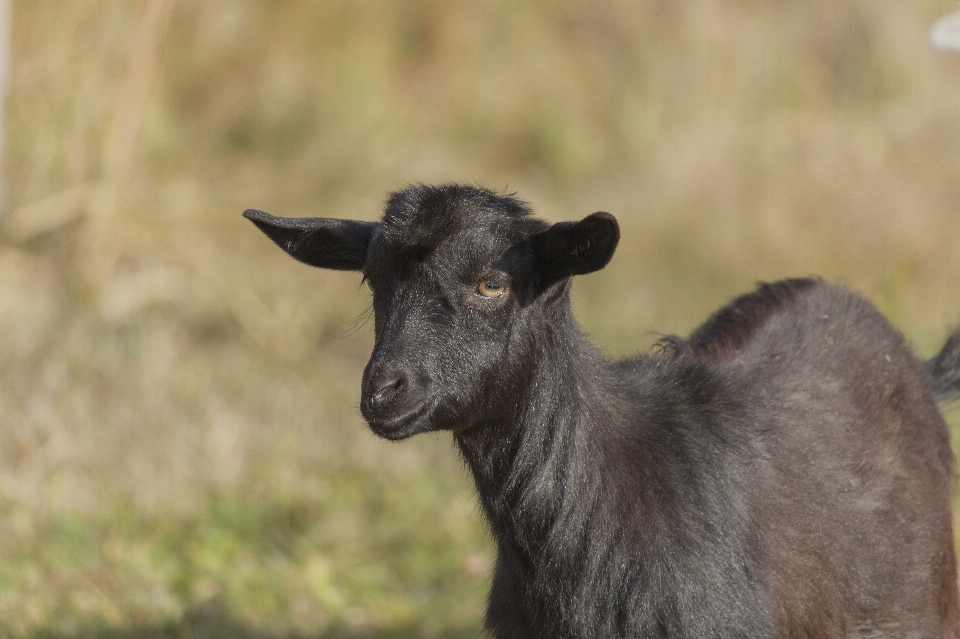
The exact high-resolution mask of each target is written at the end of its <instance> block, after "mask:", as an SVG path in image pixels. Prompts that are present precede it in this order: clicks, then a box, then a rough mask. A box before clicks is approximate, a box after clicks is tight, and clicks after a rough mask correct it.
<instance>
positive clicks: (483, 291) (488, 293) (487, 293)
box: [477, 282, 507, 297]
mask: <svg viewBox="0 0 960 639" xmlns="http://www.w3.org/2000/svg"><path fill="white" fill-rule="evenodd" d="M506 290H507V287H505V286H500V285H498V284H495V283H493V282H480V285H479V286H478V287H477V292H478V293H480V295H483V296H484V297H500V296H501V295H503V293H504V292H505V291H506Z"/></svg>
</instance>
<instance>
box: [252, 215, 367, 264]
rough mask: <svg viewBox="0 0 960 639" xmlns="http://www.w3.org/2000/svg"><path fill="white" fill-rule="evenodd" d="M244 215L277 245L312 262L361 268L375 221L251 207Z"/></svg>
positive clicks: (301, 259)
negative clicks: (290, 214)
mask: <svg viewBox="0 0 960 639" xmlns="http://www.w3.org/2000/svg"><path fill="white" fill-rule="evenodd" d="M243 217H245V218H247V219H248V220H250V221H251V222H253V223H254V224H256V225H257V228H259V229H260V230H261V231H263V232H264V233H266V234H267V237H269V238H270V239H271V240H273V241H274V242H276V243H277V246H279V247H280V248H282V249H283V250H284V251H286V252H287V253H289V254H290V255H291V256H292V257H294V258H295V259H297V260H300V261H301V262H303V263H304V264H309V265H310V266H318V267H320V268H332V269H336V270H338V271H359V270H361V269H363V266H364V264H365V263H366V261H367V246H368V245H369V244H370V238H371V237H372V236H373V232H374V230H376V228H377V224H376V223H375V222H357V221H354V220H336V219H333V218H326V217H275V216H273V215H270V214H269V213H264V212H263V211H257V210H254V209H248V210H246V211H244V212H243Z"/></svg>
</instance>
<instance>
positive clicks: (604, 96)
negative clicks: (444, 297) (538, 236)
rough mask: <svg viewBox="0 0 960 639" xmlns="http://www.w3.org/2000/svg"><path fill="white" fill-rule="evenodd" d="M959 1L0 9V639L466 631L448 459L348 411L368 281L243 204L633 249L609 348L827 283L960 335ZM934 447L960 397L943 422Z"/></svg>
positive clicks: (584, 289) (474, 523) (454, 464)
mask: <svg viewBox="0 0 960 639" xmlns="http://www.w3.org/2000/svg"><path fill="white" fill-rule="evenodd" d="M958 8H960V6H958V4H957V2H956V1H955V0H915V1H912V2H903V3H891V2H885V3H880V2H876V1H874V0H829V1H828V0H818V1H816V2H810V3H785V2H773V1H772V0H771V1H766V2H761V1H757V0H725V1H721V0H692V1H690V2H682V3H680V2H672V1H670V0H644V1H641V2H622V1H617V0H602V1H600V2H596V1H593V0H557V1H555V2H546V1H538V0H523V1H517V2H501V1H497V0H465V1H458V2H442V1H440V0H408V1H401V0H376V1H373V0H359V1H357V0H354V1H347V0H324V1H322V2H295V1H292V0H291V1H283V2H280V1H277V2H253V1H236V2H200V1H197V0H180V1H179V2H176V1H174V0H146V1H143V2H133V1H130V2H118V1H116V0H113V1H110V0H102V1H100V0H90V1H86V0H85V1H83V2H79V1H75V2H59V1H54V0H29V1H27V0H17V1H15V2H14V12H13V53H12V56H13V77H12V78H11V83H10V89H11V93H10V95H9V99H8V101H7V110H6V127H5V129H6V131H7V146H6V149H5V159H4V161H5V166H4V178H5V192H6V198H7V201H6V202H5V203H4V206H3V213H2V215H3V217H2V218H0V637H11V638H17V639H19V638H23V639H41V638H49V639H65V638H67V637H99V638H115V639H133V638H141V637H146V638H150V637H171V638H172V637H176V638H178V639H179V638H196V639H199V638H220V637H222V638H228V637H231V638H233V637H239V638H245V637H258V638H266V639H280V638H291V639H292V638H294V637H300V638H304V639H306V638H310V639H314V638H316V639H319V638H334V637H343V638H359V637H375V638H394V637H396V638H401V637H453V638H457V637H477V636H480V635H481V618H482V612H483V606H484V596H485V592H486V589H487V582H488V579H489V569H490V562H491V559H492V548H491V543H490V540H489V537H488V535H487V533H486V531H485V530H484V527H483V524H482V521H481V520H480V518H479V516H478V513H477V509H476V505H475V499H474V495H473V489H472V487H471V485H470V483H469V479H468V477H467V476H466V475H465V473H464V470H463V469H462V467H461V464H460V462H459V460H458V459H457V457H456V455H455V453H454V451H453V448H452V446H451V445H450V441H449V438H448V437H446V436H444V435H426V436H421V437H417V438H415V439H413V440H411V441H407V442H402V443H397V444H391V443H387V442H383V441H380V440H377V439H376V438H374V437H373V435H371V434H370V433H369V432H368V431H367V430H366V428H365V426H364V425H363V423H362V420H361V419H360V417H359V413H358V410H357V408H356V405H357V401H358V396H359V380H360V375H361V371H362V368H363V365H364V364H365V362H366V357H367V354H368V353H369V349H370V346H371V332H372V328H371V326H370V322H367V321H366V318H367V316H366V314H365V310H366V308H367V305H368V302H369V300H368V299H367V294H366V292H365V289H361V288H360V282H359V278H358V277H356V276H355V275H352V274H344V273H332V272H321V271H318V270H313V269H308V268H306V267H303V266H301V265H298V264H296V263H295V262H293V261H292V260H290V259H289V258H288V257H286V256H285V255H283V254H281V252H280V251H278V250H277V249H276V248H275V247H274V246H273V245H272V244H270V243H269V242H268V241H266V240H265V239H264V238H263V236H262V235H261V234H260V233H259V232H258V231H256V229H254V228H253V227H252V226H251V225H250V224H249V222H247V221H245V220H243V219H242V218H241V217H240V212H241V211H242V210H243V209H244V208H248V207H256V208H261V209H264V210H267V211H270V212H272V213H275V214H279V215H285V216H302V215H329V216H337V217H353V218H358V219H374V218H376V217H377V215H378V212H379V209H380V207H381V205H382V202H383V200H384V198H385V196H386V194H387V192H389V191H391V190H394V189H398V188H401V187H403V186H404V185H405V184H407V183H411V182H439V181H448V180H458V181H470V182H479V183H483V184H485V185H487V186H489V187H491V188H494V189H509V190H516V191H518V192H519V194H520V196H521V197H523V198H525V199H527V200H528V201H530V202H531V203H532V204H533V205H534V206H535V208H536V209H537V210H538V211H539V213H540V214H541V215H542V216H543V217H546V218H548V219H551V220H561V219H573V218H580V217H582V216H583V215H585V214H586V213H589V212H591V211H594V210H607V211H610V212H612V213H614V214H615V215H617V217H618V218H619V219H620V221H621V224H622V227H623V240H622V243H621V246H620V249H619V252H618V253H617V255H616V256H615V258H614V260H613V262H612V263H611V264H610V266H609V267H607V269H605V270H604V271H601V272H600V273H598V274H595V275H590V276H588V277H585V278H581V280H580V281H579V282H578V283H577V284H576V285H575V287H574V302H575V305H576V307H577V311H578V315H579V317H580V319H581V321H582V324H583V326H584V327H585V328H586V330H588V331H589V332H590V333H591V334H592V335H593V336H594V338H595V340H596V341H597V342H598V343H599V344H600V345H601V346H602V347H603V348H604V349H605V350H606V351H607V352H609V353H611V354H622V353H627V352H630V351H635V350H637V349H644V348H647V347H648V346H649V345H650V344H651V342H652V341H653V340H654V339H655V334H657V333H685V332H688V331H689V330H691V329H692V328H693V327H694V326H696V325H697V323H698V322H699V321H701V320H702V319H703V318H704V317H705V316H706V315H707V314H708V313H709V312H710V311H711V310H712V309H714V308H716V307H717V306H718V305H720V304H722V303H723V302H724V301H726V300H727V299H729V298H730V297H731V296H733V295H734V294H736V293H738V292H741V291H743V290H745V289H748V288H750V287H752V286H753V283H754V282H755V281H757V280H772V279H776V278H780V277H783V276H802V275H807V274H820V275H823V276H825V277H827V278H830V279H836V280H841V281H844V282H847V283H848V284H850V285H851V286H852V287H854V288H856V289H858V290H860V291H862V292H863V293H865V294H866V295H867V296H869V297H870V298H871V299H872V300H873V301H874V302H876V303H877V304H878V305H879V306H880V308H881V309H882V310H883V311H884V312H885V313H886V314H887V315H888V316H889V317H890V318H891V320H892V321H893V322H894V323H895V324H896V325H897V326H898V327H899V328H900V329H901V330H902V331H903V332H904V333H905V334H906V335H907V337H908V338H909V339H910V340H911V342H912V343H914V344H915V345H916V347H917V349H918V351H919V352H920V353H921V354H923V355H930V354H932V353H933V351H934V350H935V349H936V348H937V347H938V346H939V345H940V343H941V342H942V340H943V339H944V338H945V336H946V334H947V332H948V330H949V328H950V326H951V325H953V324H954V323H956V322H957V321H960V56H956V55H950V54H946V53H940V52H935V51H933V50H932V49H930V48H929V46H928V45H927V43H926V29H927V27H928V26H929V25H930V24H931V23H932V22H933V20H934V19H936V18H937V17H939V16H941V15H943V14H945V13H947V12H949V11H952V10H956V9H958ZM948 417H949V418H950V420H951V422H952V424H953V426H954V427H957V426H960V411H957V410H956V409H954V410H952V411H951V412H948Z"/></svg>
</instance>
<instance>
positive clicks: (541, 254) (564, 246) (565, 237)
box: [530, 212, 620, 291]
mask: <svg viewBox="0 0 960 639" xmlns="http://www.w3.org/2000/svg"><path fill="white" fill-rule="evenodd" d="M619 241H620V226H619V225H618V224H617V219H616V218H615V217H613V216H612V215H610V214H609V213H603V212H597V213H592V214H590V215H588V216H587V217H585V218H583V219H582V220H580V221H579V222H558V223H557V224H554V225H553V226H551V227H550V228H548V229H546V230H543V231H540V232H539V233H536V234H534V235H531V236H530V246H531V248H532V249H533V255H534V260H533V272H534V278H535V279H536V283H537V288H538V289H539V290H540V291H542V290H544V289H545V288H547V287H548V286H550V285H551V284H553V283H554V282H557V281H559V280H561V279H564V278H567V277H570V276H571V275H583V274H584V273H592V272H594V271H599V270H600V269H602V268H603V267H604V266H606V265H607V262H609V261H610V258H612V257H613V252H614V251H615V250H616V248H617V242H619Z"/></svg>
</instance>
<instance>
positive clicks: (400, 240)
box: [245, 184, 960, 639]
mask: <svg viewBox="0 0 960 639" xmlns="http://www.w3.org/2000/svg"><path fill="white" fill-rule="evenodd" d="M245 215H246V216H247V217H248V218H250V219H251V220H252V221H254V223H256V224H257V226H258V227H260V228H261V229H262V230H263V231H264V232H265V233H266V234H267V235H269V236H270V237H271V238H272V239H273V240H274V241H275V242H276V243H277V244H279V245H280V246H281V247H282V248H284V249H285V250H286V251H287V252H289V253H290V254H291V255H292V256H293V257H295V258H297V259H299V260H301V261H303V262H306V263H308V264H311V265H314V266H320V267H325V268H336V269H342V270H362V271H363V273H364V276H365V279H366V280H367V282H368V283H369V284H370V286H371V289H372V291H373V307H374V313H375V324H376V326H375V330H376V337H377V339H376V344H375V347H374V350H373V354H372V356H371V359H370V362H369V363H368V365H367V368H366V370H365V371H364V379H363V384H362V396H361V412H362V413H363V415H364V417H365V418H366V419H367V421H368V422H369V424H370V426H371V428H372V429H373V430H374V432H376V433H377V434H379V435H381V436H383V437H387V438H389V439H401V438H405V437H409V436H411V435H413V434H416V433H419V432H424V431H428V430H441V429H443V430H450V431H452V433H453V437H454V440H455V441H456V444H457V446H458V447H459V449H460V451H461V453H462V455H463V457H464V459H465V460H466V463H467V465H468V466H469V468H470V470H471V472H472V474H473V477H474V480H475V482H476V486H477V491H478V494H479V497H480V501H481V504H482V507H483V511H484V513H485V515H486V517H487V519H488V521H489V524H490V527H491V529H492V531H493V535H494V538H495V540H496V544H497V550H498V555H497V562H496V566H495V570H494V576H493V585H492V588H491V593H490V601H489V607H488V611H487V619H486V624H487V627H488V629H489V631H490V632H491V634H492V635H493V636H494V637H496V638H497V639H508V638H520V637H543V638H547V637H550V638H567V637H570V638H574V637H576V638H587V637H596V638H600V637H671V638H672V637H690V638H703V637H717V638H720V637H778V638H784V639H786V638H790V639H793V638H796V639H800V638H808V637H809V638H814V637H817V638H819V637H860V638H881V637H916V638H918V639H919V638H921V637H929V638H934V637H938V638H939V637H943V638H947V637H949V638H958V637H960V611H958V596H957V582H956V562H955V558H954V546H953V534H952V529H951V515H950V485H951V481H952V473H953V458H952V455H951V453H950V448H949V441H948V433H947V428H946V424H945V423H944V421H943V418H942V416H941V414H940V412H939V410H938V408H937V404H936V400H938V399H939V400H946V399H948V398H950V397H952V396H953V395H955V394H956V393H957V392H958V391H960V332H958V334H956V335H954V336H953V337H952V338H951V339H950V341H948V343H947V345H946V346H945V347H944V349H943V351H942V352H941V353H940V354H939V355H938V356H937V357H935V358H934V359H932V360H930V362H928V363H927V364H926V365H924V363H923V362H921V361H920V360H918V359H917V358H916V357H915V356H914V355H913V353H912V352H911V351H910V349H909V348H908V347H907V346H906V344H905V343H904V340H903V338H902V337H901V336H900V335H899V333H898V332H897V331H896V330H895V329H893V328H892V327H891V326H890V324H889V323H888V322H887V321H886V320H885V319H884V318H883V317H882V316H881V315H880V314H879V313H878V312H877V311H876V309H874V307H873V306H871V305H870V304H869V303H868V302H867V301H866V300H864V299H863V298H861V297H859V296H857V295H855V294H853V293H851V292H850V291H848V290H846V289H844V288H842V287H840V286H836V285H831V284H827V283H824V282H822V281H820V280H816V279H803V280H787V281H783V282H779V283H775V284H766V285H761V286H760V287H759V288H758V289H757V290H756V291H755V292H753V293H750V294H748V295H744V296H743V297H740V298H738V299H736V300H734V301H733V302H732V303H731V304H729V305H728V306H726V307H724V308H723V309H721V310H719V311H718V312H716V313H715V314H714V315H713V316H712V317H711V318H710V319H708V320H707V322H706V323H705V324H704V325H702V326H701V327H700V328H699V329H697V330H696V331H695V332H694V333H693V334H692V335H691V336H690V338H689V339H680V338H669V339H666V340H664V342H663V343H662V348H661V350H660V352H659V353H656V354H652V355H637V356H635V357H631V358H628V359H624V360H619V361H608V360H606V359H604V358H603V357H602V356H601V355H599V354H598V353H597V351H596V350H595V349H594V348H593V347H592V346H591V345H590V344H589V342H588V340H587V339H586V338H585V337H584V336H583V335H582V334H581V333H580V331H579V330H578V329H577V326H576V323H575V321H574V319H573V317H572V314H571V310H570V303H569V284H570V278H571V276H572V275H577V274H581V273H589V272H592V271H595V270H597V269H599V268H602V267H603V266H605V265H606V264H607V262H608V261H609V260H610V258H611V257H612V255H613V252H614V250H615V248H616V244H617V241H618V239H619V230H618V227H617V224H616V221H615V220H614V218H613V217H612V216H610V215H609V214H606V213H594V214H593V215H590V216H588V217H587V218H584V219H583V220H581V221H580V222H575V223H574V222H561V223H559V224H554V225H548V224H546V223H545V222H542V221H540V220H537V219H536V218H533V217H532V216H531V215H530V214H529V209H528V208H527V206H526V205H524V204H523V203H522V202H520V201H518V200H516V199H514V198H512V197H509V196H501V195H496V194H493V193H491V192H489V191H487V190H484V189H479V188H474V187H467V186H461V185H456V184H451V185H445V186H439V187H427V186H416V187H411V188H408V189H406V190H404V191H401V192H398V193H396V194H394V195H393V196H391V198H390V200H389V201H388V203H387V207H386V211H385V214H384V217H383V220H382V221H381V222H377V223H370V222H355V221H347V220H332V219H326V218H299V219H283V218H275V217H273V216H271V215H268V214H266V213H262V212H260V211H253V210H251V211H247V212H246V213H245Z"/></svg>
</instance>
